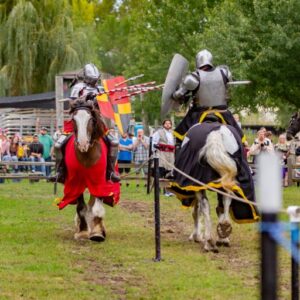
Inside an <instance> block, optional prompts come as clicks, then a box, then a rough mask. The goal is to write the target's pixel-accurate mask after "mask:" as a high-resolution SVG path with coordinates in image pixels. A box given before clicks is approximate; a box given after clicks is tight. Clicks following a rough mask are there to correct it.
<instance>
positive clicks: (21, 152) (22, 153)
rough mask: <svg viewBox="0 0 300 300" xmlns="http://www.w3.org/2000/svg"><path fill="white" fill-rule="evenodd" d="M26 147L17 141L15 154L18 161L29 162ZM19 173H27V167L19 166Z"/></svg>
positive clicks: (23, 143)
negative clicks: (17, 145)
mask: <svg viewBox="0 0 300 300" xmlns="http://www.w3.org/2000/svg"><path fill="white" fill-rule="evenodd" d="M28 151H29V149H28V145H27V144H26V143H25V142H22V141H21V140H20V141H19V147H18V152H17V157H18V160H19V161H29V158H28ZM19 169H20V170H21V171H28V167H27V166H20V168H19Z"/></svg>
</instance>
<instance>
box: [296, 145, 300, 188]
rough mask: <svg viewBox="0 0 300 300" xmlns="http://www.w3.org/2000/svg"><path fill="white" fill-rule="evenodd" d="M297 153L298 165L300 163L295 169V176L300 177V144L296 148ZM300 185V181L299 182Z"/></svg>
mask: <svg viewBox="0 0 300 300" xmlns="http://www.w3.org/2000/svg"><path fill="white" fill-rule="evenodd" d="M295 155H296V165H299V168H298V169H295V178H300V146H299V147H298V148H296V150H295ZM297 185H298V186H299V182H298V183H297Z"/></svg>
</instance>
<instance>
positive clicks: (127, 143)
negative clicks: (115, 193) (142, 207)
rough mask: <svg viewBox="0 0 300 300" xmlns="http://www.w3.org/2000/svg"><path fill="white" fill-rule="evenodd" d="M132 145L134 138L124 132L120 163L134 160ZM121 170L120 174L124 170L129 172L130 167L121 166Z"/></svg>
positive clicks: (128, 162) (121, 140)
mask: <svg viewBox="0 0 300 300" xmlns="http://www.w3.org/2000/svg"><path fill="white" fill-rule="evenodd" d="M132 145H133V142H132V139H130V138H129V137H128V133H127V132H124V133H123V134H122V137H121V138H120V140H119V157H118V163H119V164H130V163H131V162H132ZM119 172H120V174H122V173H123V172H125V173H126V174H128V173H129V172H130V168H119ZM128 185H129V183H128V182H126V186H128Z"/></svg>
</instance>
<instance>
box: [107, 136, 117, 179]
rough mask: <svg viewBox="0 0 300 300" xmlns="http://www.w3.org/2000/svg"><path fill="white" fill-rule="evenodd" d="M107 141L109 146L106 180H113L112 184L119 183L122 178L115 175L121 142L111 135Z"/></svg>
mask: <svg viewBox="0 0 300 300" xmlns="http://www.w3.org/2000/svg"><path fill="white" fill-rule="evenodd" d="M106 141H107V144H108V151H107V167H106V179H107V180H111V181H112V182H119V181H120V180H121V178H120V176H118V175H117V174H116V173H115V166H116V162H117V158H118V148H119V140H118V139H117V138H116V137H115V136H113V135H112V134H111V133H108V134H107V135H106Z"/></svg>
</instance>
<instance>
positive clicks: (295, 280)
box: [291, 222, 299, 300]
mask: <svg viewBox="0 0 300 300" xmlns="http://www.w3.org/2000/svg"><path fill="white" fill-rule="evenodd" d="M291 243H292V246H294V247H295V245H296V247H297V257H294V256H292V261H291V263H292V274H291V275H292V280H291V285H292V300H299V263H298V261H299V254H298V244H299V223H297V222H291ZM294 254H296V253H294Z"/></svg>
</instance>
